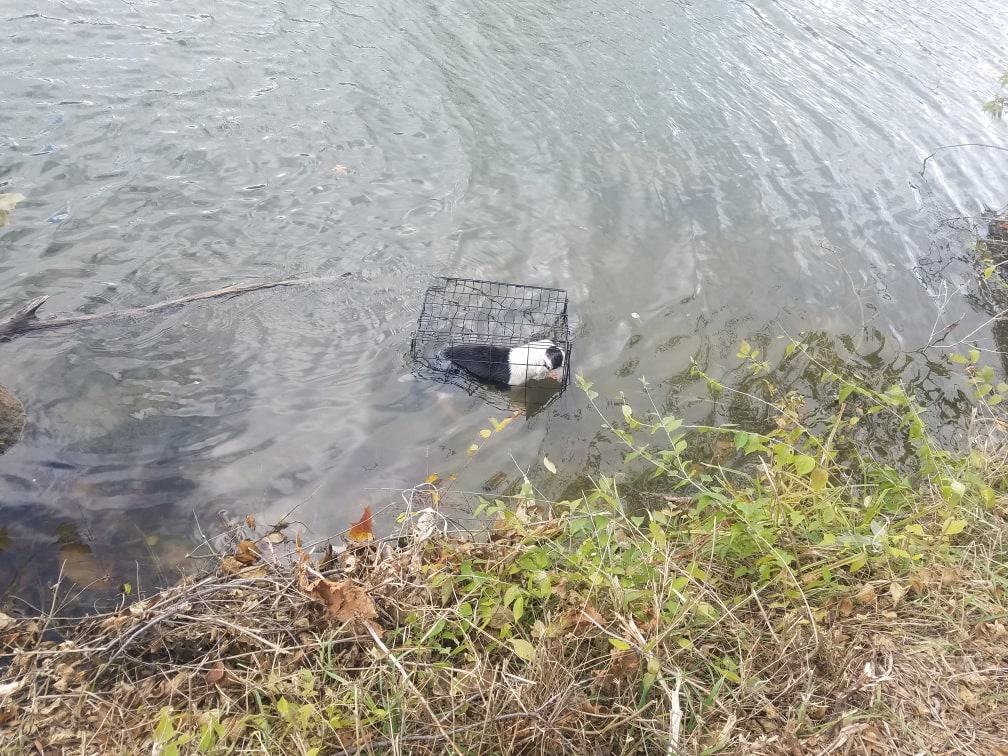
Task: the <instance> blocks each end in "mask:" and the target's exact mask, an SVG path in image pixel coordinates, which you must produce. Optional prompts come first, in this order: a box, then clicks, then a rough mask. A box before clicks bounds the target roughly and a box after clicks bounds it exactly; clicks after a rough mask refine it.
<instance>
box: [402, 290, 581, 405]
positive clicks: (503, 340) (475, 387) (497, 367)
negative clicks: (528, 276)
mask: <svg viewBox="0 0 1008 756" xmlns="http://www.w3.org/2000/svg"><path fill="white" fill-rule="evenodd" d="M410 354H411V357H412V359H413V364H414V370H415V372H417V373H418V374H419V375H421V377H426V378H431V379H433V380H437V381H441V382H444V383H451V384H454V385H456V386H459V387H461V388H463V389H465V390H466V391H468V392H469V393H470V394H474V395H480V396H481V397H482V398H483V399H485V400H486V401H488V402H490V403H491V404H495V405H497V406H501V407H511V406H512V405H513V404H514V403H516V402H517V403H520V404H521V403H524V404H526V405H527V406H532V405H537V406H542V405H545V404H546V403H547V402H548V401H550V400H552V399H553V398H555V397H556V396H557V395H559V394H560V393H561V392H562V391H563V390H564V389H565V388H566V387H567V384H568V383H569V380H570V354H571V338H570V332H569V328H568V324H567V295H566V293H565V292H564V291H563V290H562V289H554V288H547V287H541V286H527V285H522V284H513V283H504V282H500V281H481V280H477V279H467V278H439V279H438V280H437V281H435V283H434V284H433V285H432V286H431V287H430V288H429V289H428V290H427V294H426V296H425V297H424V302H423V307H422V308H421V312H420V317H419V320H418V322H417V330H416V333H415V334H414V335H413V341H412V345H411V349H410ZM501 389H504V390H505V391H506V393H502V392H501V391H500V390H501Z"/></svg>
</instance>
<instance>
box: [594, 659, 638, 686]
mask: <svg viewBox="0 0 1008 756" xmlns="http://www.w3.org/2000/svg"><path fill="white" fill-rule="evenodd" d="M639 669H640V657H639V656H638V655H637V652H636V651H634V650H632V649H630V650H626V651H617V650H616V649H615V648H614V649H612V650H611V651H610V652H609V666H608V667H607V668H606V669H604V670H599V671H598V672H597V673H596V674H595V683H596V684H597V685H598V686H599V687H601V688H602V689H603V690H607V691H612V690H615V689H617V688H620V687H623V686H626V685H627V684H628V683H629V682H630V681H631V680H632V679H633V678H634V677H636V675H637V671H638V670H639Z"/></svg>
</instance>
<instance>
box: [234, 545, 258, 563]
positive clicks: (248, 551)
mask: <svg viewBox="0 0 1008 756" xmlns="http://www.w3.org/2000/svg"><path fill="white" fill-rule="evenodd" d="M259 557H260V554H259V549H258V547H257V546H256V545H255V543H254V542H253V541H249V540H248V539H246V540H244V541H242V542H241V543H239V544H238V552H237V553H236V554H235V555H234V558H235V559H237V560H238V561H239V562H241V563H242V564H246V565H247V564H255V563H256V562H258V561H259Z"/></svg>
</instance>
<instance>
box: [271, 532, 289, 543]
mask: <svg viewBox="0 0 1008 756" xmlns="http://www.w3.org/2000/svg"><path fill="white" fill-rule="evenodd" d="M266 540H267V541H269V542H270V543H283V542H284V541H286V540H287V536H285V535H284V534H283V533H280V532H279V531H277V532H273V533H270V534H269V535H268V536H266Z"/></svg>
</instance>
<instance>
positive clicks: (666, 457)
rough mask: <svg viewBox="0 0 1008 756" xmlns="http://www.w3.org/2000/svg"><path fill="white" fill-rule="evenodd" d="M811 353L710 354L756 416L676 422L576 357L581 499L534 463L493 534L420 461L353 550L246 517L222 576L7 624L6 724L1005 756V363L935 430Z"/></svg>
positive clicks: (497, 747) (29, 731) (395, 741)
mask: <svg viewBox="0 0 1008 756" xmlns="http://www.w3.org/2000/svg"><path fill="white" fill-rule="evenodd" d="M820 346H821V344H820V342H818V341H817V340H816V339H814V338H807V339H805V340H803V341H802V342H793V343H791V344H789V345H788V346H787V349H786V350H785V354H784V357H783V361H782V363H781V364H782V365H783V366H785V367H786V366H787V365H791V366H795V365H800V370H801V371H802V372H803V374H812V375H814V376H815V379H816V380H815V386H817V388H816V392H817V394H818V396H819V401H818V402H816V403H814V404H813V403H811V402H807V397H806V395H803V394H802V393H800V392H798V391H794V390H791V391H788V390H785V389H783V388H781V387H780V386H778V385H776V384H775V382H774V378H775V376H777V375H780V374H782V373H781V371H780V370H779V369H775V370H774V371H771V369H770V365H769V362H768V361H767V360H766V358H765V356H764V355H762V354H761V352H760V349H759V348H758V347H756V346H753V345H751V344H748V343H743V345H742V347H741V348H740V350H739V358H740V360H741V362H742V368H741V369H742V370H743V371H744V372H745V378H744V380H741V381H740V382H739V384H738V385H736V386H734V387H731V386H727V385H725V384H723V383H722V382H719V381H717V380H715V379H713V378H711V377H710V376H708V375H707V374H706V373H705V372H704V371H703V370H701V369H700V368H699V367H696V368H695V369H694V373H695V377H697V378H699V379H700V380H701V381H702V382H704V383H705V384H706V386H707V388H708V389H709V391H710V393H711V396H712V401H714V402H715V403H717V402H740V403H742V404H744V405H746V406H747V407H750V408H752V409H753V412H752V413H751V414H750V416H751V419H752V420H751V422H750V423H749V424H747V425H746V427H737V426H734V425H727V424H723V423H722V424H711V425H701V426H698V425H690V424H688V423H685V422H684V421H683V420H682V419H681V418H678V417H674V416H671V415H669V414H667V413H666V412H664V411H663V410H662V409H661V408H659V406H658V404H657V403H656V402H654V401H653V400H652V396H653V393H652V389H651V387H650V386H649V385H648V384H647V382H646V381H645V382H643V390H642V391H641V392H640V394H639V399H638V398H634V399H633V400H632V401H629V400H627V399H626V398H624V399H623V401H622V402H621V403H620V404H619V405H616V406H617V407H618V409H616V410H615V412H610V411H609V410H608V409H607V406H606V405H603V404H601V402H600V401H599V397H598V396H597V394H596V393H595V391H594V390H593V388H592V384H591V383H590V382H588V381H586V380H585V379H583V378H581V377H579V378H578V384H579V386H580V388H581V390H582V392H583V393H584V396H585V397H586V398H587V400H588V403H589V405H590V407H591V408H593V409H594V410H595V411H597V412H598V414H599V415H600V417H601V420H602V423H603V427H604V428H605V429H606V431H607V432H609V433H611V434H613V436H614V437H615V438H616V439H617V440H618V442H619V443H621V444H623V445H624V446H625V449H626V455H625V467H624V469H623V470H622V471H614V472H613V474H612V475H610V476H604V477H600V478H598V479H597V480H595V481H594V483H593V485H592V486H590V487H589V489H588V490H586V491H584V492H583V494H582V495H579V496H577V497H573V498H571V499H569V500H564V501H547V500H545V497H543V496H542V495H540V494H539V493H538V492H537V490H536V488H535V486H534V484H533V482H532V479H530V478H529V477H526V478H524V479H523V480H522V481H521V485H520V489H519V490H516V491H515V492H514V494H513V495H511V496H506V497H501V498H497V499H494V500H487V499H481V500H480V502H479V506H478V512H479V513H480V514H482V515H484V516H485V517H486V518H487V521H488V522H489V523H490V524H489V526H488V528H487V531H486V532H485V533H484V534H483V536H481V537H477V538H473V537H460V536H456V535H449V534H448V533H447V532H446V530H447V528H446V527H444V526H446V525H447V521H446V520H445V519H444V518H442V517H441V515H440V514H439V513H438V512H437V509H438V506H439V505H440V506H441V507H444V506H445V505H446V502H447V501H448V500H449V499H450V497H451V496H452V494H451V493H450V492H449V491H446V490H443V489H442V488H441V487H440V482H439V481H438V480H437V479H435V478H433V477H432V478H431V479H429V480H428V482H426V483H424V484H421V485H420V486H418V487H417V488H415V489H414V490H413V491H412V492H410V495H409V496H407V497H406V498H407V500H408V501H409V510H408V511H407V513H405V514H404V517H403V519H402V521H403V532H402V533H401V534H400V535H398V536H397V537H395V538H392V539H388V540H375V539H374V538H373V534H372V533H371V526H370V512H366V514H365V516H364V517H362V518H361V521H360V522H358V523H357V524H356V525H355V526H354V528H353V529H352V531H351V534H350V535H351V538H350V539H349V544H348V546H347V548H346V549H345V550H342V551H339V552H338V553H333V552H332V550H331V549H328V550H321V551H320V550H315V551H312V550H309V549H308V548H307V547H305V546H303V545H302V544H301V543H300V542H299V541H295V543H294V544H293V548H291V549H289V550H284V549H283V546H284V541H285V539H284V536H283V534H282V533H280V532H278V531H277V530H275V529H274V530H270V531H269V532H268V533H266V534H261V533H259V534H258V535H257V534H256V533H254V532H251V531H252V530H253V529H254V527H255V524H254V522H252V521H251V520H250V521H249V522H248V529H249V531H250V532H249V533H247V534H246V538H245V539H243V540H242V541H241V542H240V543H238V544H237V548H236V549H235V553H234V554H232V555H229V556H227V557H225V558H224V560H223V561H222V562H221V564H220V567H219V568H218V569H217V571H216V572H214V573H212V574H208V575H206V576H204V577H202V578H201V579H195V580H192V581H189V582H187V583H184V584H183V585H180V586H177V587H174V588H171V589H168V590H165V591H163V592H160V593H157V594H155V595H152V596H148V597H145V598H143V600H138V601H136V602H135V603H133V604H131V605H130V606H128V607H125V608H124V609H123V610H121V611H119V612H115V613H111V614H106V615H101V616H93V617H88V618H85V619H83V620H81V621H77V622H70V621H68V620H65V619H61V618H59V617H57V616H52V613H50V614H49V615H45V616H40V617H36V618H30V619H18V620H15V619H12V618H7V617H3V616H2V615H0V643H2V644H3V651H4V653H5V654H8V655H9V656H8V657H7V659H8V664H7V666H6V669H5V670H4V672H3V675H2V678H0V728H2V730H0V732H2V733H3V738H4V741H5V742H6V743H7V745H8V747H9V748H10V749H11V750H13V751H17V752H28V751H29V750H30V749H31V748H33V747H36V746H37V747H38V748H41V749H43V750H45V752H49V749H52V748H63V749H65V750H66V751H67V752H70V751H73V752H84V753H103V752H109V753H120V752H127V751H129V752H139V751H152V752H153V753H161V754H177V753H250V752H263V751H268V752H273V753H302V754H321V753H340V752H352V753H356V752H361V751H363V752H376V753H385V752H395V753H402V752H409V753H455V754H463V753H465V754H469V753H512V752H517V753H579V754H581V753H661V754H665V753H739V752H745V753H767V754H770V753H775V754H776V753H800V752H805V751H811V750H813V749H814V750H816V751H822V752H840V753H877V754H883V753H886V754H889V753H918V752H956V753H973V754H992V753H1006V752H1008V750H1006V749H1008V738H1006V736H1005V734H1004V727H1003V723H1004V719H1005V717H1006V715H1008V673H1006V668H1008V605H1006V596H1005V589H1006V586H1008V563H1006V556H1008V555H1006V549H1005V533H1006V531H1005V518H1006V515H1008V508H1006V502H1008V492H1006V483H1008V457H1006V450H1008V446H1006V444H1008V435H1006V430H1008V426H1006V424H1005V423H1004V422H1003V421H1002V420H1001V419H1000V417H999V416H997V415H996V414H995V413H996V412H997V408H996V405H997V403H998V402H999V401H1000V400H1001V398H1002V397H1003V396H1004V395H1005V393H1006V392H1008V386H1006V385H1004V384H998V383H997V382H995V380H994V377H993V370H992V369H989V368H987V367H985V366H983V365H982V364H981V361H980V357H981V355H980V353H978V352H966V353H964V354H962V355H956V356H954V357H952V358H951V360H949V361H948V362H949V363H950V364H949V368H950V369H952V368H953V367H955V366H958V367H957V368H956V369H960V370H964V371H965V375H964V379H965V384H966V385H967V386H968V390H969V391H970V392H972V396H966V397H965V399H966V400H968V401H970V402H972V403H973V406H974V411H973V413H972V414H971V416H970V418H969V422H968V424H967V425H966V426H965V427H963V428H962V431H963V433H962V434H961V435H960V436H958V439H959V440H958V441H957V440H955V439H948V440H944V441H942V442H939V441H938V440H937V437H936V435H935V433H934V428H933V427H932V424H931V423H929V418H928V415H927V408H926V407H924V406H922V405H921V404H920V403H919V402H918V401H917V399H915V396H914V395H913V392H912V391H909V390H908V389H906V388H904V387H902V386H900V385H899V384H894V385H886V386H874V385H872V384H871V381H869V380H868V379H866V378H864V377H858V376H856V375H853V374H851V373H848V372H844V371H843V370H842V369H840V368H839V367H838V366H835V365H833V364H832V363H831V362H830V361H829V358H828V355H827V353H826V352H825V351H823V350H822V349H820ZM740 386H741V387H740ZM508 422H510V421H505V422H504V423H496V422H495V423H493V425H494V429H493V430H489V429H488V430H487V431H485V432H484V433H481V436H482V437H483V438H484V439H485V443H492V442H493V441H492V437H493V436H494V435H495V434H496V433H498V432H500V431H502V430H503V429H504V427H505V426H506V425H507V423H508ZM953 435H954V434H953ZM880 440H881V443H880ZM474 446H475V445H474ZM470 452H471V453H472V452H473V449H470ZM543 466H544V468H545V470H546V473H545V474H547V475H563V474H564V472H565V471H564V470H562V469H560V470H558V469H557V467H556V466H555V465H554V464H553V463H552V462H550V461H549V460H546V459H544V460H543ZM533 477H534V476H533ZM630 492H633V495H632V496H631V495H628V494H629V493H630ZM642 497H643V498H645V499H648V500H650V501H651V504H650V505H649V506H647V507H640V506H637V505H636V504H631V503H630V502H631V501H636V500H637V499H640V498H642Z"/></svg>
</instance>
